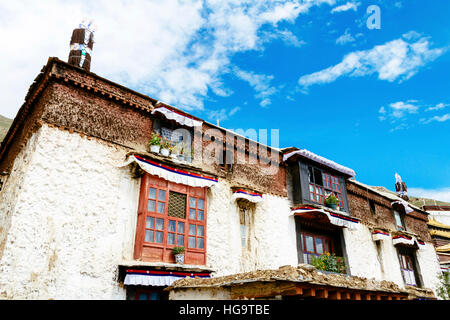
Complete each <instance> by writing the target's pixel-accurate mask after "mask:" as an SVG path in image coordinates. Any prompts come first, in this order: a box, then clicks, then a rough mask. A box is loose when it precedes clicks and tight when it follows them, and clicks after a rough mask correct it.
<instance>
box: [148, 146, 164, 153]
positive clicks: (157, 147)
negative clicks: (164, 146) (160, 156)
mask: <svg viewBox="0 0 450 320" xmlns="http://www.w3.org/2000/svg"><path fill="white" fill-rule="evenodd" d="M160 149H161V146H159V145H152V146H150V151H151V152H154V153H159V150H160Z"/></svg>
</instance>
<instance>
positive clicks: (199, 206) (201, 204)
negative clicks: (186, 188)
mask: <svg viewBox="0 0 450 320" xmlns="http://www.w3.org/2000/svg"><path fill="white" fill-rule="evenodd" d="M198 208H199V209H203V199H198Z"/></svg>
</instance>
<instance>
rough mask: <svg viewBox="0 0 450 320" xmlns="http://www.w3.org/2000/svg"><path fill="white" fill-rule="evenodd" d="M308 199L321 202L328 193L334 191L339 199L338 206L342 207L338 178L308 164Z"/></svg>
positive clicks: (322, 202) (323, 201)
mask: <svg viewBox="0 0 450 320" xmlns="http://www.w3.org/2000/svg"><path fill="white" fill-rule="evenodd" d="M308 173H309V174H308V175H309V195H310V200H311V201H313V202H318V203H321V204H324V203H325V198H326V196H327V195H328V194H329V193H334V194H335V196H336V197H337V198H338V199H339V206H340V207H341V208H343V207H344V198H343V195H342V188H341V185H340V179H339V178H338V177H336V176H333V175H331V174H329V173H326V172H324V171H322V170H320V169H318V168H315V167H313V166H308Z"/></svg>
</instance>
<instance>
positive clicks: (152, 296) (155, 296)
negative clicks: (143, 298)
mask: <svg viewBox="0 0 450 320" xmlns="http://www.w3.org/2000/svg"><path fill="white" fill-rule="evenodd" d="M150 300H161V297H160V296H159V293H158V292H152V293H150Z"/></svg>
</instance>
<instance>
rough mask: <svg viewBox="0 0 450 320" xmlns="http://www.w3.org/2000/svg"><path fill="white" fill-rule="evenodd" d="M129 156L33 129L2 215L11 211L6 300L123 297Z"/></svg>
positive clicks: (133, 201) (134, 182)
mask: <svg viewBox="0 0 450 320" xmlns="http://www.w3.org/2000/svg"><path fill="white" fill-rule="evenodd" d="M25 154H26V155H27V156H28V160H27V164H26V166H27V168H26V169H27V170H20V169H21V167H23V166H24V165H25V164H24V162H23V157H24V155H25ZM124 156H125V151H124V150H121V149H119V148H116V147H112V146H110V145H106V144H102V143H99V142H98V141H97V140H88V139H86V138H82V137H81V136H79V135H78V134H70V133H69V132H66V131H62V130H58V129H54V128H51V127H48V126H45V125H44V126H43V127H41V128H40V129H39V130H38V131H37V132H36V133H35V134H34V136H33V138H32V139H31V140H30V141H29V142H28V144H27V145H26V147H25V148H24V149H23V150H22V152H21V155H19V157H18V158H17V160H16V163H15V165H14V167H15V168H17V169H16V170H17V171H16V173H14V174H13V175H11V177H10V179H9V181H8V183H7V185H6V186H5V188H4V190H3V191H2V192H1V194H0V197H1V203H2V204H1V207H0V208H1V209H2V211H1V216H2V220H4V219H5V218H4V216H5V214H8V215H10V216H11V217H10V219H11V222H10V225H9V227H8V235H7V238H6V243H5V248H4V251H3V255H2V256H0V258H1V260H0V297H1V298H8V299H124V298H125V290H124V289H123V288H120V287H119V285H118V282H117V280H116V275H117V274H116V273H117V266H118V264H119V262H120V261H121V260H123V259H130V258H131V255H132V253H133V241H134V230H135V225H136V220H135V218H136V210H137V200H138V191H139V180H138V179H131V176H130V173H129V170H128V168H117V163H119V162H120V161H123V159H124ZM17 189H20V190H19V191H18V192H17ZM5 207H6V211H5V209H4V208H5ZM130 235H133V236H132V237H130Z"/></svg>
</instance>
